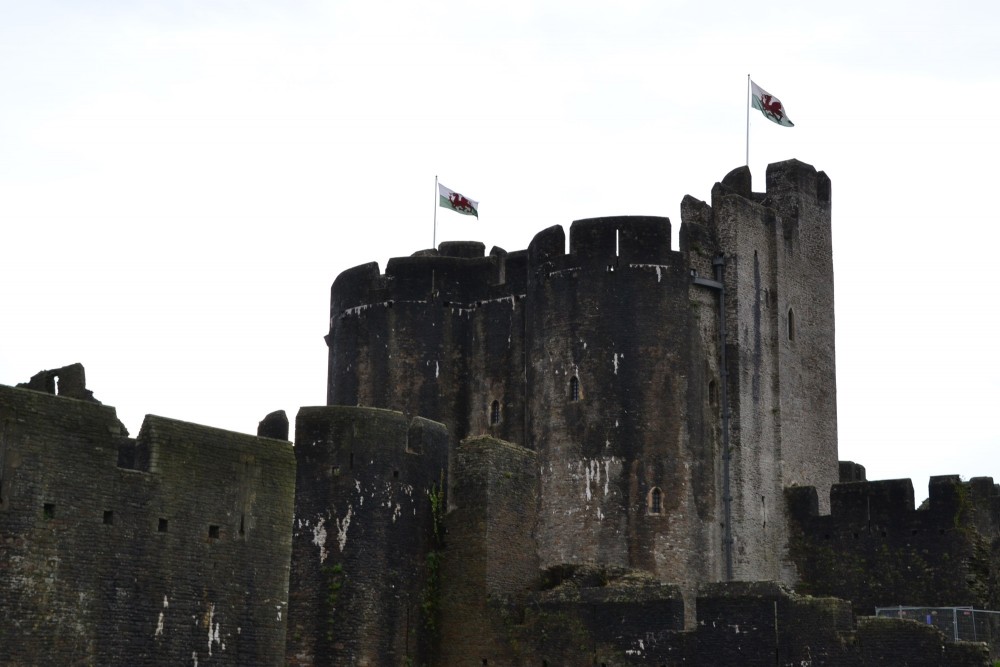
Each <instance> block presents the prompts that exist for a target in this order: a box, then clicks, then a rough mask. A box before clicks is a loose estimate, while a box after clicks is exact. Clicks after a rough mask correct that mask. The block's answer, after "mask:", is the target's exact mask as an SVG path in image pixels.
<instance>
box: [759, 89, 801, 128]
mask: <svg viewBox="0 0 1000 667" xmlns="http://www.w3.org/2000/svg"><path fill="white" fill-rule="evenodd" d="M750 88H751V95H752V96H753V102H751V104H753V108H754V109H760V112H761V113H762V114H764V118H767V119H768V120H770V121H773V122H775V123H777V124H778V125H784V126H785V127H795V124H794V123H792V121H790V120H788V114H786V113H785V107H784V106H782V104H781V100H779V99H778V98H777V97H775V96H774V95H772V94H771V93H769V92H767V91H766V90H764V89H763V88H761V87H760V86H758V85H757V84H756V83H754V82H753V81H751V82H750Z"/></svg>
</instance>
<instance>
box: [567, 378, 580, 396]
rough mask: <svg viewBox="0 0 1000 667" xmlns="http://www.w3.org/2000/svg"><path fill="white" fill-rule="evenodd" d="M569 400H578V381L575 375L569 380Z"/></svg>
mask: <svg viewBox="0 0 1000 667" xmlns="http://www.w3.org/2000/svg"><path fill="white" fill-rule="evenodd" d="M569 400H571V401H579V400H580V379H579V378H577V377H576V376H575V375H574V376H573V377H571V378H570V379H569Z"/></svg>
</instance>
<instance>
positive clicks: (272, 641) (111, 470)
mask: <svg viewBox="0 0 1000 667" xmlns="http://www.w3.org/2000/svg"><path fill="white" fill-rule="evenodd" d="M293 493H294V459H293V456H292V451H291V445H290V444H289V443H287V442H280V441H276V440H269V439H264V438H257V437H253V436H248V435H242V434H238V433H232V432H228V431H222V430H218V429H211V428H207V427H204V426H198V425H195V424H189V423H185V422H179V421H174V420H169V419H164V418H162V417H155V416H152V415H150V416H147V417H146V420H145V421H144V423H143V426H142V429H141V431H140V433H139V436H138V437H137V438H136V439H135V440H130V439H128V438H126V437H124V436H122V435H121V434H120V423H119V422H118V419H117V417H116V415H115V411H114V409H113V408H110V407H105V406H102V405H100V404H98V403H95V402H88V401H82V400H74V399H70V398H64V397H59V396H54V395H51V394H48V393H39V392H36V391H28V390H21V389H13V388H10V387H2V386H0V497H2V501H0V599H2V600H3V604H0V646H2V647H3V651H2V653H3V655H2V657H0V663H3V664H24V665H34V664H52V665H69V664H90V665H130V666H132V665H162V664H188V663H191V662H192V661H194V662H199V663H200V664H202V665H206V664H207V665H280V664H282V662H283V659H284V643H285V628H286V622H287V615H286V591H287V586H288V562H289V558H290V553H291V536H290V534H289V529H288V527H289V525H290V523H291V516H292V513H291V512H292V494H293Z"/></svg>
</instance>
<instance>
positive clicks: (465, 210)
mask: <svg viewBox="0 0 1000 667" xmlns="http://www.w3.org/2000/svg"><path fill="white" fill-rule="evenodd" d="M438 199H439V203H440V205H441V206H442V207H443V208H450V209H451V210H453V211H455V212H457V213H461V214H462V215H474V216H476V218H477V219H478V218H479V202H477V201H472V200H471V199H469V198H468V197H466V196H465V195H460V194H458V193H457V192H455V191H454V190H450V189H448V188H446V187H444V186H443V185H441V184H440V183H438Z"/></svg>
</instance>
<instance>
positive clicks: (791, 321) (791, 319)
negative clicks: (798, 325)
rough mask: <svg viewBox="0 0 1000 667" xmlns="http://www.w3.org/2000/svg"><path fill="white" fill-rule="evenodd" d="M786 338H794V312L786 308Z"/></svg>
mask: <svg viewBox="0 0 1000 667" xmlns="http://www.w3.org/2000/svg"><path fill="white" fill-rule="evenodd" d="M788 340H795V312H794V311H793V310H792V309H791V308H789V309H788Z"/></svg>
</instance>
